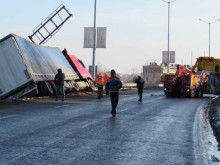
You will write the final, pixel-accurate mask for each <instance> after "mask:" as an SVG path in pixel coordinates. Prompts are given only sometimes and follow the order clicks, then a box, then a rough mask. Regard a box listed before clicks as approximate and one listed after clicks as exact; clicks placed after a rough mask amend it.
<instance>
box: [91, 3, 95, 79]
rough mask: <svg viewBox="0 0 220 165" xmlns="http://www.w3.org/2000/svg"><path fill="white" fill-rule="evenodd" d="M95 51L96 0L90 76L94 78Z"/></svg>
mask: <svg viewBox="0 0 220 165" xmlns="http://www.w3.org/2000/svg"><path fill="white" fill-rule="evenodd" d="M95 51H96V0H95V2H94V26H93V56H92V77H93V78H94V79H95Z"/></svg>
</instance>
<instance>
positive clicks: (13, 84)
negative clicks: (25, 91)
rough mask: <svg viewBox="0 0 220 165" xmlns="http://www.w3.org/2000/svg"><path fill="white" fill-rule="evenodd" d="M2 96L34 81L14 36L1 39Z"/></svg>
mask: <svg viewBox="0 0 220 165" xmlns="http://www.w3.org/2000/svg"><path fill="white" fill-rule="evenodd" d="M0 59H1V60H0V70H1V71H0V98H1V97H2V96H4V95H6V94H7V93H9V92H11V91H13V90H15V89H17V88H19V87H21V86H22V85H24V84H27V83H28V82H30V81H32V79H31V78H30V77H29V76H28V75H27V67H26V65H25V63H24V61H23V59H22V57H21V55H20V52H19V50H18V47H17V46H16V44H15V40H14V38H12V37H10V38H7V39H5V40H4V41H0Z"/></svg>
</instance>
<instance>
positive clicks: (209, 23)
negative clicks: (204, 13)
mask: <svg viewBox="0 0 220 165" xmlns="http://www.w3.org/2000/svg"><path fill="white" fill-rule="evenodd" d="M199 20H200V21H202V22H204V23H206V24H208V25H209V57H210V55H211V24H213V23H215V22H217V21H220V19H217V20H215V21H213V22H206V21H204V20H202V19H199Z"/></svg>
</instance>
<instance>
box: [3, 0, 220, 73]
mask: <svg viewBox="0 0 220 165" xmlns="http://www.w3.org/2000/svg"><path fill="white" fill-rule="evenodd" d="M0 3H1V5H0V18H1V28H0V29H1V31H0V38H3V37H5V36H6V35H8V34H10V33H14V34H16V35H18V36H21V37H23V38H26V39H28V35H31V34H32V30H33V29H34V28H35V27H36V26H38V25H39V24H40V23H41V22H42V21H43V20H44V19H45V18H46V17H47V16H48V15H50V14H51V13H52V12H53V11H54V10H55V9H56V8H57V7H58V6H59V5H61V4H63V5H65V6H66V8H67V10H68V11H69V12H70V13H72V14H73V17H71V18H70V19H69V20H68V21H67V22H66V23H65V24H64V25H63V27H62V28H61V30H60V31H59V32H58V33H56V34H55V35H54V36H53V37H52V38H51V39H50V40H49V41H48V42H47V43H46V44H44V45H45V46H50V47H58V48H59V49H60V50H63V49H64V48H66V49H67V50H68V52H69V53H70V54H74V55H76V56H77V57H78V58H79V59H81V60H82V61H83V62H84V64H85V66H86V67H88V66H89V65H92V52H93V51H92V49H91V48H83V43H84V27H93V24H94V23H93V21H94V0H19V1H18V0H7V1H5V0H0ZM199 19H202V20H204V21H206V22H207V23H211V22H213V21H215V20H217V19H220V0H176V1H175V2H173V3H171V4H170V51H175V52H176V63H178V64H189V65H191V63H193V64H194V63H195V61H196V58H198V57H199V56H209V25H208V24H206V23H204V22H202V21H199ZM96 26H97V27H107V41H106V48H97V49H96V57H95V63H96V65H98V66H101V67H103V68H105V69H107V70H111V69H115V70H116V72H120V73H131V72H133V71H134V70H136V71H138V72H142V68H143V65H146V64H149V63H150V62H154V61H156V62H157V63H158V64H161V62H162V51H167V47H168V46H167V45H168V4H167V3H165V2H164V1H162V0H97V17H96ZM210 27H211V35H210V37H211V39H210V41H211V49H210V50H211V56H213V57H215V58H220V21H217V22H215V23H213V24H211V26H210ZM28 40H29V39H28ZM191 57H192V58H191ZM191 59H192V60H191Z"/></svg>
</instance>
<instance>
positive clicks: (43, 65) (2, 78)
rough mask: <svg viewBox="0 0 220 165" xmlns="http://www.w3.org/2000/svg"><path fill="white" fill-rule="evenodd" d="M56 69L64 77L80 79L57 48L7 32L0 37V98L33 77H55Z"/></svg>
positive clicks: (46, 78) (45, 78)
mask: <svg viewBox="0 0 220 165" xmlns="http://www.w3.org/2000/svg"><path fill="white" fill-rule="evenodd" d="M58 68H61V69H62V70H63V73H65V75H66V78H65V80H75V79H79V77H78V75H77V74H76V73H75V71H74V70H73V68H72V67H71V65H70V64H69V62H68V61H67V60H66V58H65V57H64V55H63V54H62V52H61V51H60V50H59V49H58V48H51V47H44V46H40V45H37V44H33V43H32V42H30V41H28V40H26V39H23V38H21V37H19V36H17V35H14V34H10V35H8V36H6V37H5V38H3V39H1V40H0V70H1V72H0V97H2V96H4V95H6V94H7V93H9V92H11V91H14V90H15V89H17V88H21V87H22V86H24V85H25V84H27V83H28V82H30V81H33V80H34V81H43V80H45V81H48V80H54V77H55V74H57V69H58Z"/></svg>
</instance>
